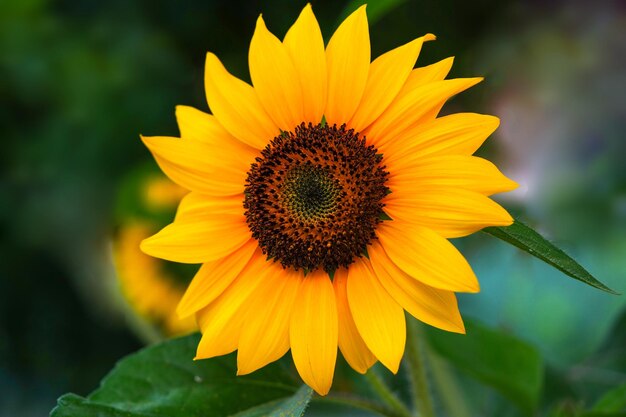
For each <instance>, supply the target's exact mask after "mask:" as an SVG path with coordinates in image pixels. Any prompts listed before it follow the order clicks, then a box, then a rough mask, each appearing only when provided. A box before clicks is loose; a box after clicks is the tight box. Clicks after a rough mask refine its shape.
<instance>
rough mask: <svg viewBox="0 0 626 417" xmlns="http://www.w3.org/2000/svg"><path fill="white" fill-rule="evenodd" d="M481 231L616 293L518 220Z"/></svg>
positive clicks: (577, 277)
mask: <svg viewBox="0 0 626 417" xmlns="http://www.w3.org/2000/svg"><path fill="white" fill-rule="evenodd" d="M483 231H484V232H486V233H488V234H490V235H492V236H495V237H497V238H498V239H502V240H504V241H505V242H507V243H510V244H511V245H513V246H517V247H518V248H520V249H521V250H523V251H525V252H528V253H529V254H531V255H532V256H534V257H536V258H539V259H541V260H542V261H544V262H546V263H547V264H549V265H552V266H553V267H555V268H556V269H558V270H559V271H561V272H563V273H565V274H566V275H568V276H570V277H572V278H574V279H577V280H579V281H582V282H584V283H585V284H588V285H591V286H592V287H595V288H599V289H601V290H603V291H606V292H609V293H611V294H617V293H616V292H615V291H613V290H612V289H610V288H609V287H607V286H606V285H604V284H603V283H601V282H600V281H598V280H597V279H596V278H594V277H593V276H592V275H591V274H590V273H589V272H588V271H587V270H586V269H585V268H583V267H582V266H581V265H580V264H579V263H578V262H576V261H575V260H574V259H572V258H571V257H570V256H568V255H567V254H566V253H565V252H563V251H562V250H561V249H559V248H557V247H556V246H554V245H553V244H552V243H550V242H549V241H548V240H546V239H544V238H543V237H542V236H541V235H540V234H539V233H537V232H535V231H534V230H533V229H531V228H530V227H528V226H527V225H525V224H524V223H522V222H520V221H519V220H515V222H514V223H513V224H512V225H510V226H507V227H487V228H485V229H483Z"/></svg>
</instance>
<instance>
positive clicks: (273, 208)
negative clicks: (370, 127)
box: [244, 123, 389, 274]
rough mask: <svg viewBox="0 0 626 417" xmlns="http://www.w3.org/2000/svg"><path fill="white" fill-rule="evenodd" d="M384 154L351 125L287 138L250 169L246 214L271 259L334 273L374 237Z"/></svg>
mask: <svg viewBox="0 0 626 417" xmlns="http://www.w3.org/2000/svg"><path fill="white" fill-rule="evenodd" d="M381 162H382V155H380V154H377V150H376V148H374V147H373V146H371V145H370V146H368V145H367V144H366V141H365V138H363V137H359V134H358V133H356V132H354V131H353V130H347V129H346V128H345V126H341V127H337V126H328V125H321V124H320V125H315V126H314V125H312V124H310V123H309V125H305V124H304V123H303V124H301V125H300V126H298V127H296V129H295V130H294V132H283V133H282V134H281V135H279V136H277V137H275V138H274V139H273V140H272V141H271V142H270V144H269V145H268V146H267V147H266V148H265V149H263V150H262V151H261V155H260V156H259V157H257V158H256V162H255V163H253V164H252V166H251V168H250V171H248V177H247V180H246V187H245V193H244V194H245V200H244V208H245V210H246V211H245V216H246V221H247V223H248V227H249V228H250V231H251V232H252V236H253V237H254V238H255V239H256V240H257V241H258V242H259V246H260V247H261V249H262V250H263V253H265V254H266V255H267V256H268V258H273V259H276V260H277V261H279V262H280V263H281V264H282V265H283V267H285V268H294V269H295V270H299V269H303V270H304V271H305V272H308V271H313V270H315V269H317V268H319V267H322V268H324V270H326V271H327V272H328V273H330V274H332V273H333V272H334V271H335V270H336V269H337V268H339V267H341V266H343V267H347V266H348V265H350V264H351V263H352V262H354V259H355V258H357V257H360V256H362V255H363V253H364V252H365V248H366V246H367V244H368V243H369V242H370V241H371V240H372V239H375V238H376V233H375V230H376V226H377V224H378V223H379V222H380V221H381V216H382V214H383V206H384V205H383V203H382V202H381V201H382V199H383V198H384V197H385V195H387V193H388V192H389V189H388V188H387V187H386V186H385V182H386V180H387V176H388V172H387V171H386V170H385V167H384V166H382V165H381Z"/></svg>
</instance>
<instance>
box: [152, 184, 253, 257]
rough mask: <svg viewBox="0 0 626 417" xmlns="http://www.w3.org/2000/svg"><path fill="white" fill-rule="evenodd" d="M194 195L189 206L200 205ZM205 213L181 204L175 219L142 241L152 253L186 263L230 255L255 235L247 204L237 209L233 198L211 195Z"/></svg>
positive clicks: (195, 206) (155, 255)
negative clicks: (245, 215) (245, 209)
mask: <svg viewBox="0 0 626 417" xmlns="http://www.w3.org/2000/svg"><path fill="white" fill-rule="evenodd" d="M197 199H198V197H196V196H194V197H193V201H192V203H193V204H192V203H189V205H188V206H189V207H193V208H194V209H196V208H197V207H198V205H197V204H195V200H197ZM206 201H208V202H209V203H208V204H206V205H205V206H204V208H205V210H204V211H203V212H202V213H197V212H196V211H195V210H192V209H191V208H190V209H189V211H186V210H185V207H184V206H183V205H182V204H181V208H182V209H183V210H182V211H181V210H180V209H179V213H178V214H177V216H176V219H175V221H174V223H172V224H170V225H168V226H166V227H165V228H163V229H162V230H161V231H160V232H159V233H157V234H156V235H154V236H152V237H150V238H148V239H146V240H144V241H143V242H141V250H142V251H144V252H145V253H147V254H148V255H151V256H154V257H157V258H162V259H167V260H170V261H175V262H183V263H204V262H211V261H215V260H218V259H221V258H224V257H225V256H228V255H230V254H231V253H233V252H234V251H236V250H237V249H239V248H240V247H242V246H243V245H244V244H245V243H246V242H248V241H249V240H250V239H251V237H252V236H251V234H250V230H249V229H248V225H247V224H246V218H245V217H244V215H243V207H240V208H238V209H237V210H238V212H237V213H236V214H235V212H233V210H234V208H233V200H232V199H229V198H224V199H219V198H211V199H208V200H206Z"/></svg>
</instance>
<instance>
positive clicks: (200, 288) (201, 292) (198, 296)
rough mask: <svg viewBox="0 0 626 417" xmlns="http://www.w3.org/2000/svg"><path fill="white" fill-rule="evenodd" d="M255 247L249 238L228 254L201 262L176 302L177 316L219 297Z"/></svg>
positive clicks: (199, 307)
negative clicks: (210, 260)
mask: <svg viewBox="0 0 626 417" xmlns="http://www.w3.org/2000/svg"><path fill="white" fill-rule="evenodd" d="M257 247H258V244H257V242H256V241H255V240H253V239H250V240H249V241H248V242H247V243H246V244H245V245H243V246H242V247H241V248H239V249H237V250H236V251H235V252H233V253H232V254H230V255H229V256H227V257H225V258H223V259H219V260H217V261H213V262H207V263H205V264H203V265H202V267H200V270H199V271H198V272H197V273H196V275H195V277H194V278H193V280H192V281H191V283H190V284H189V287H187V291H185V295H183V298H182V299H181V300H180V303H178V307H177V309H176V312H177V313H178V316H179V317H180V318H184V317H187V316H189V315H191V314H194V313H195V312H197V311H198V310H200V309H202V308H203V307H205V306H207V305H208V304H209V303H211V302H213V300H215V299H216V298H217V297H219V296H220V294H222V293H223V292H224V290H225V289H226V288H227V287H228V286H229V285H230V284H231V283H232V282H233V281H234V280H235V278H237V275H239V273H240V272H241V271H242V270H243V268H244V267H245V266H246V265H247V264H248V262H249V261H250V259H251V258H252V254H253V253H254V251H255V250H256V249H257Z"/></svg>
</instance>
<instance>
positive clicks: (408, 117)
mask: <svg viewBox="0 0 626 417" xmlns="http://www.w3.org/2000/svg"><path fill="white" fill-rule="evenodd" d="M481 80H482V78H456V79H452V80H443V81H437V82H432V83H428V84H424V85H421V86H418V87H416V88H414V89H412V90H410V91H406V92H405V93H404V94H402V95H401V94H398V96H397V97H396V99H395V100H394V101H393V103H391V105H390V106H389V107H388V108H387V110H385V112H384V113H383V114H382V115H381V116H380V117H379V118H378V119H376V121H375V122H374V123H372V125H371V126H370V127H368V128H367V129H366V130H365V132H364V134H365V135H366V136H367V138H368V139H369V140H370V141H371V142H372V143H374V144H375V145H376V147H378V148H379V149H381V148H382V150H383V151H384V150H385V149H384V147H385V145H386V144H387V143H390V142H393V141H395V139H396V137H398V136H399V135H401V134H402V133H403V132H404V131H405V130H407V129H408V128H410V127H412V126H414V125H416V124H417V123H419V122H420V120H422V118H423V117H424V116H426V115H428V114H430V112H431V111H432V110H433V109H435V110H437V111H438V109H439V107H440V106H441V105H442V103H445V102H446V101H447V100H448V99H449V98H450V97H452V96H454V95H455V94H458V93H460V92H461V91H464V90H467V89H468V88H470V87H472V86H473V85H476V84H477V83H479V82H480V81H481Z"/></svg>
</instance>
